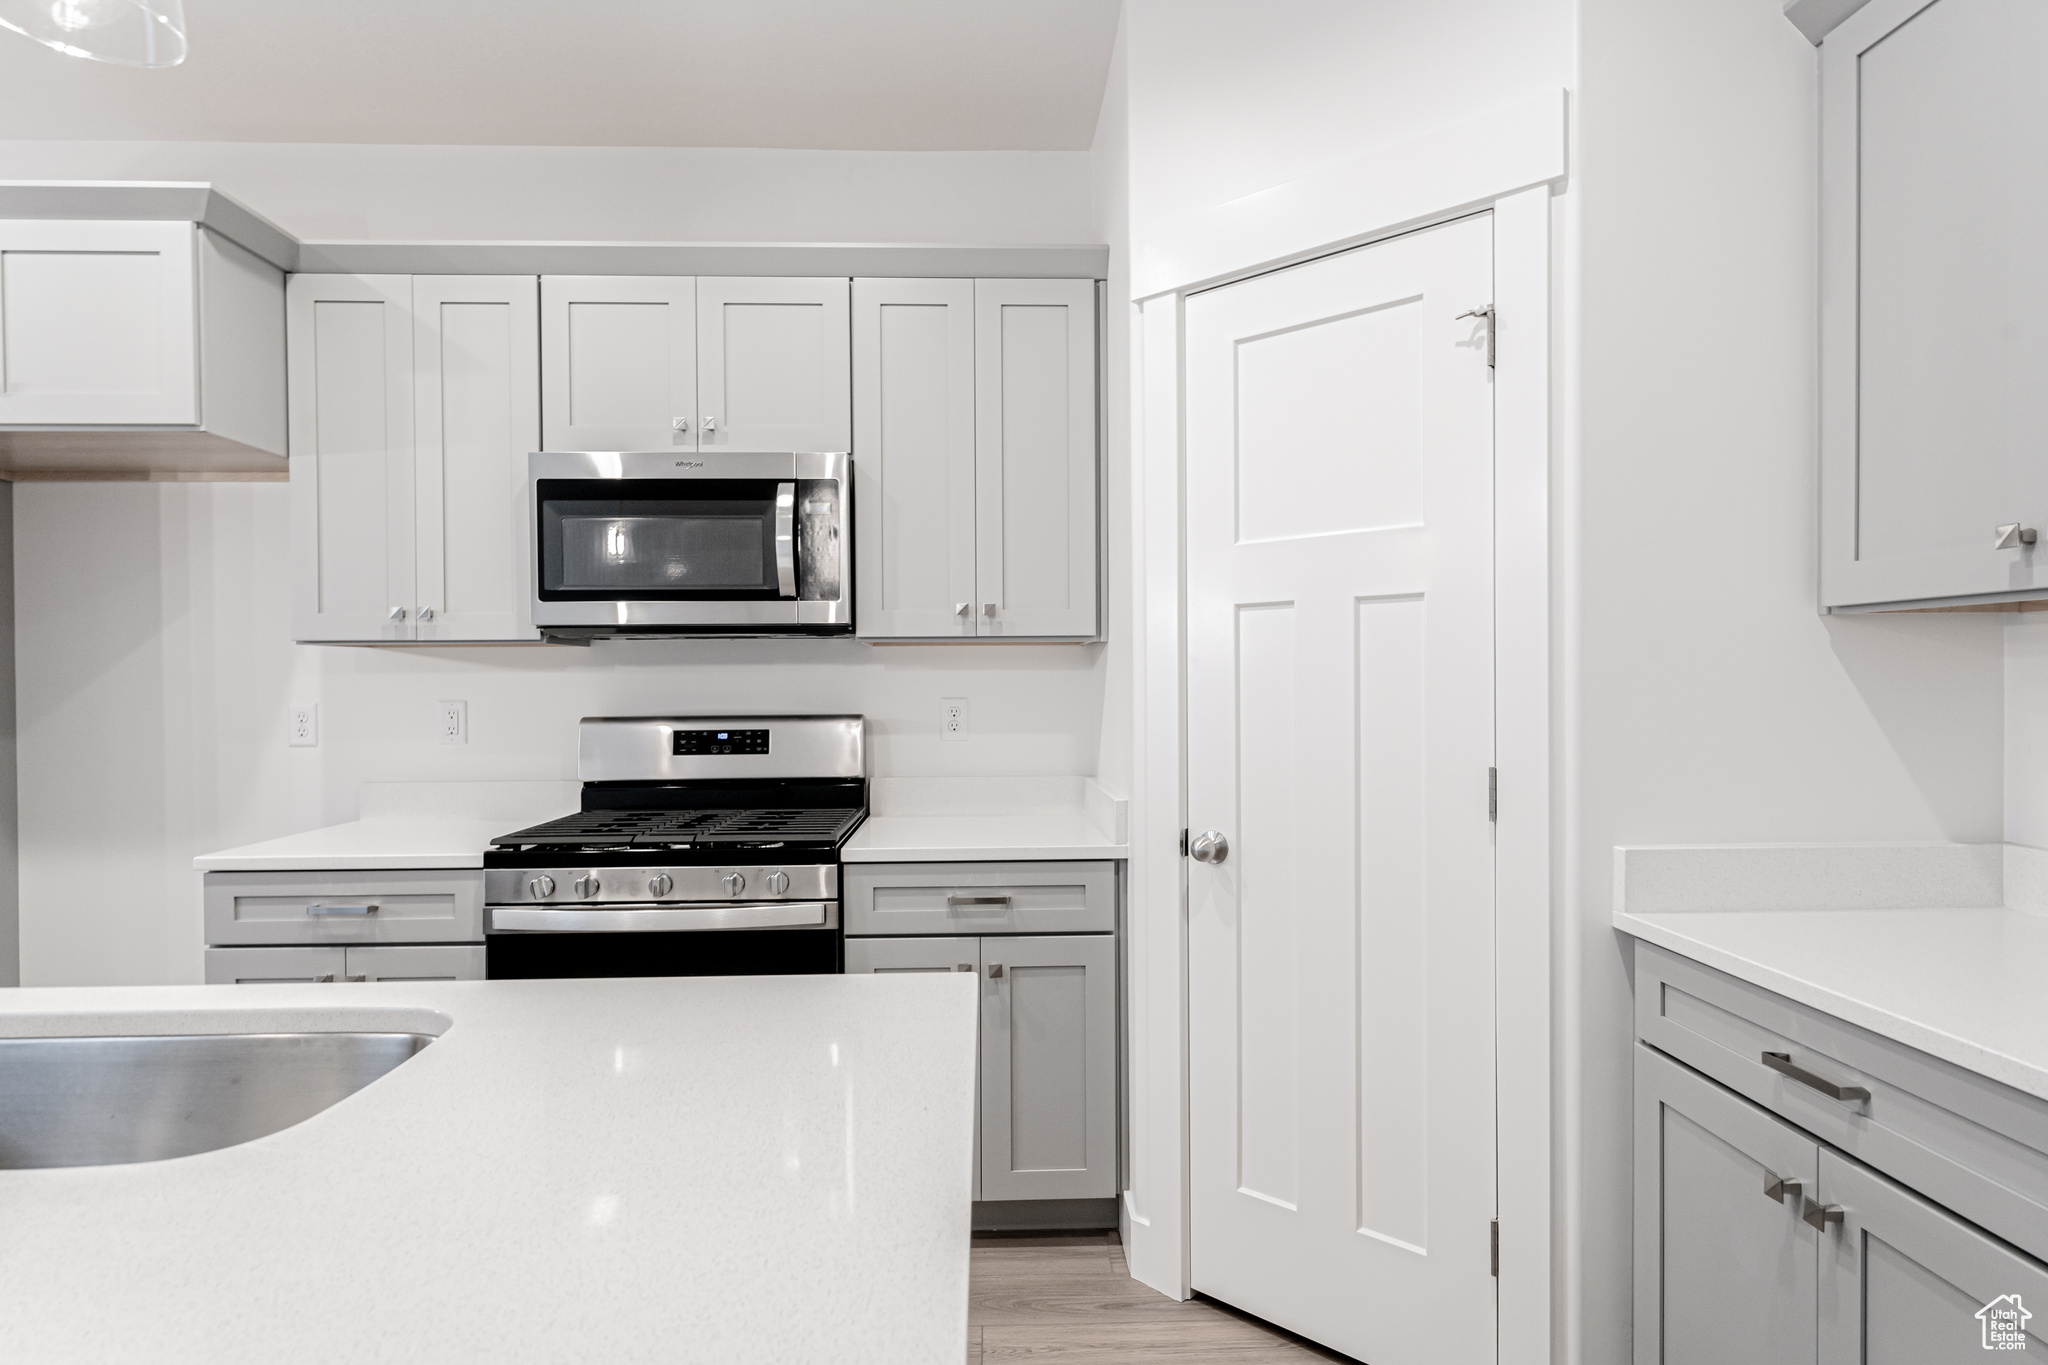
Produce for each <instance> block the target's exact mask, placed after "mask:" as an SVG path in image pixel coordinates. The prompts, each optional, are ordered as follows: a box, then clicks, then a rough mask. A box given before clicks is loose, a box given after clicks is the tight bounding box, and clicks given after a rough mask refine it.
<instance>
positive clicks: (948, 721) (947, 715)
mask: <svg viewBox="0 0 2048 1365" xmlns="http://www.w3.org/2000/svg"><path fill="white" fill-rule="evenodd" d="M939 738H940V739H944V740H952V741H956V742H958V741H964V740H965V739H966V738H967V698H965V697H940V698H939Z"/></svg>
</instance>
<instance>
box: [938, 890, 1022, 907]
mask: <svg viewBox="0 0 2048 1365" xmlns="http://www.w3.org/2000/svg"><path fill="white" fill-rule="evenodd" d="M1009 903H1010V898H1009V897H1008V896H963V895H961V894H959V893H958V892H955V891H949V892H947V893H946V905H947V906H948V907H949V908H950V907H952V906H955V905H1008V904H1009Z"/></svg>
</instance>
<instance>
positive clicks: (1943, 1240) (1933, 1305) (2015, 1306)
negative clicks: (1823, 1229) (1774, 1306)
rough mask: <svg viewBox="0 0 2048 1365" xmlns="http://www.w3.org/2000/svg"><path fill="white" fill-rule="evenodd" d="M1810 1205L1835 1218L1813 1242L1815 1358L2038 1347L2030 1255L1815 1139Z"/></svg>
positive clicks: (1948, 1359)
mask: <svg viewBox="0 0 2048 1365" xmlns="http://www.w3.org/2000/svg"><path fill="white" fill-rule="evenodd" d="M1819 1202H1820V1205H1821V1207H1822V1208H1824V1209H1828V1210H1838V1211H1839V1212H1840V1215H1841V1221H1840V1222H1839V1223H1831V1224H1829V1225H1828V1232H1827V1235H1826V1236H1825V1237H1823V1238H1822V1239H1821V1251H1820V1365H1962V1363H1963V1362H1965V1361H1982V1360H1983V1359H1985V1354H1984V1353H1985V1352H1986V1351H1987V1350H1990V1351H2017V1350H2024V1351H2027V1352H2029V1353H2036V1352H2040V1351H2043V1350H2048V1333H2044V1332H2036V1331H2035V1330H2034V1329H2033V1327H2032V1324H2031V1323H2030V1322H2029V1321H2028V1318H2029V1317H2030V1316H2034V1315H2043V1314H2048V1269H2044V1268H2043V1267H2042V1266H2041V1264H2040V1263H2039V1262H2037V1261H2034V1260H2032V1259H2030V1258H2028V1257H2026V1256H2023V1255H2021V1254H2020V1253H2018V1252H2016V1251H2014V1250H2013V1249H2012V1248H2011V1247H2008V1246H2006V1245H2005V1244H2004V1243H2003V1242H2000V1241H1999V1240H1998V1239H1996V1238H1994V1237H1992V1236H1990V1235H1989V1234H1987V1233H1985V1232H1984V1231H1983V1230H1982V1229H1979V1228H1977V1227H1974V1226H1972V1225H1971V1224H1969V1223H1966V1222H1964V1221H1963V1220H1962V1219H1960V1218H1957V1217H1956V1216H1955V1215H1954V1214H1951V1213H1949V1212H1948V1211H1946V1210H1945V1209H1941V1208H1938V1207H1936V1206H1935V1205H1933V1204H1930V1203H1928V1202H1927V1201H1926V1200H1924V1199H1921V1198H1919V1197H1918V1196H1916V1195H1914V1194H1912V1193H1911V1192H1910V1191H1908V1190H1906V1189H1904V1188H1902V1187H1901V1186H1899V1185H1896V1184H1893V1183H1892V1182H1891V1181H1889V1180H1886V1179H1885V1178H1884V1177H1883V1176H1880V1175H1878V1174H1876V1173H1875V1172H1872V1171H1869V1170H1866V1169H1864V1168H1863V1167H1862V1166H1860V1165H1858V1164H1857V1163H1856V1162H1854V1161H1851V1160H1849V1159H1848V1158H1847V1157H1844V1156H1842V1155H1841V1154H1840V1153H1838V1152H1834V1151H1830V1150H1828V1149H1827V1148H1825V1147H1823V1148H1821V1149H1820V1196H1819ZM2029 1305H2032V1306H2031V1307H2030V1306H2029ZM2042 1321H2043V1323H2044V1326H2048V1317H2043V1318H2042ZM2022 1342H2023V1343H2024V1344H2023V1345H2021V1344H2015V1343H2022Z"/></svg>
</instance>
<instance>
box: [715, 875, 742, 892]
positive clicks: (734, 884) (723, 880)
mask: <svg viewBox="0 0 2048 1365" xmlns="http://www.w3.org/2000/svg"><path fill="white" fill-rule="evenodd" d="M718 881H719V884H720V885H721V886H723V887H724V888H725V894H726V895H728V896H737V895H738V894H739V893H740V892H742V891H744V890H746V889H747V879H746V878H745V877H742V876H741V875H740V874H739V873H737V872H728V873H726V874H725V875H724V876H723V877H720V878H719V879H718Z"/></svg>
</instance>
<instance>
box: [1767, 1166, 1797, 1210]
mask: <svg viewBox="0 0 2048 1365" xmlns="http://www.w3.org/2000/svg"><path fill="white" fill-rule="evenodd" d="M1805 1185H1806V1182H1805V1181H1803V1180H1795V1179H1794V1178H1792V1177H1791V1176H1785V1175H1779V1174H1777V1173H1776V1172H1774V1171H1765V1172H1764V1193H1765V1194H1766V1195H1768V1196H1770V1197H1771V1198H1772V1199H1775V1200H1777V1201H1778V1202H1779V1203H1780V1204H1782V1203H1784V1202H1785V1196H1786V1195H1788V1194H1789V1195H1791V1196H1792V1199H1793V1206H1794V1207H1795V1208H1796V1207H1798V1201H1799V1191H1800V1190H1801V1189H1803V1188H1805Z"/></svg>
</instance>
